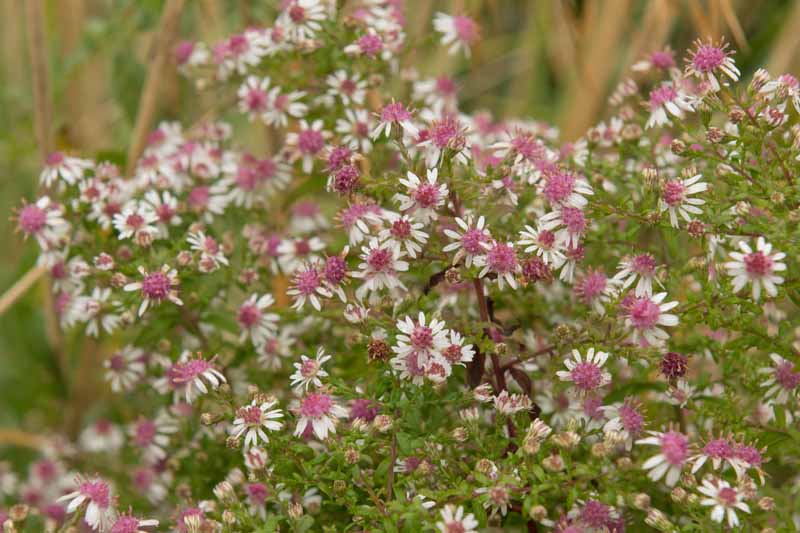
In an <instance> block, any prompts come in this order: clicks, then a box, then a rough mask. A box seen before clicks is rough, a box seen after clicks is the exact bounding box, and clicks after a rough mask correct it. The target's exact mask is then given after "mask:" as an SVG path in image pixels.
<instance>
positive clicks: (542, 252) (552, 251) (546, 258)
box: [517, 225, 567, 269]
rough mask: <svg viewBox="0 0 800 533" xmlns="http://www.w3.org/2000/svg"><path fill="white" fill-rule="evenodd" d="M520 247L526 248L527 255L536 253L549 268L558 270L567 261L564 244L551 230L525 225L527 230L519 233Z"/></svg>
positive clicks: (518, 242)
mask: <svg viewBox="0 0 800 533" xmlns="http://www.w3.org/2000/svg"><path fill="white" fill-rule="evenodd" d="M519 236H520V240H518V241H517V244H518V245H519V246H525V248H524V250H523V251H524V252H525V253H526V254H529V253H535V254H536V255H537V256H538V257H541V258H542V261H543V262H544V264H546V265H547V266H549V267H551V268H553V269H557V268H560V267H561V265H563V264H564V262H565V261H566V260H567V257H566V255H564V251H563V250H564V243H563V242H560V241H558V240H557V239H556V234H555V233H553V232H552V231H550V230H547V229H543V228H542V227H539V228H537V229H534V228H533V227H531V226H528V225H525V229H523V230H522V231H520V232H519Z"/></svg>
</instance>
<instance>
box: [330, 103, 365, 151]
mask: <svg viewBox="0 0 800 533" xmlns="http://www.w3.org/2000/svg"><path fill="white" fill-rule="evenodd" d="M373 127H374V121H373V119H372V117H371V116H370V114H369V112H368V111H367V110H366V109H350V108H348V109H345V110H344V117H342V118H337V119H336V133H338V134H339V135H341V136H342V142H343V143H344V144H345V145H347V146H349V147H350V149H351V150H360V151H361V152H364V153H365V154H368V153H370V152H371V151H372V139H371V138H370V132H371V131H372V128H373Z"/></svg>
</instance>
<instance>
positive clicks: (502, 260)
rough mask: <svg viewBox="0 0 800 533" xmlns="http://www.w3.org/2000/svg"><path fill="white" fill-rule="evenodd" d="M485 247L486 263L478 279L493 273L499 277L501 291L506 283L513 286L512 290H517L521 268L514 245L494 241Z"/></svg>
mask: <svg viewBox="0 0 800 533" xmlns="http://www.w3.org/2000/svg"><path fill="white" fill-rule="evenodd" d="M485 247H486V261H485V264H484V266H483V269H482V270H481V271H480V272H479V273H478V277H480V278H483V277H486V276H487V275H488V274H490V273H491V274H494V275H496V276H497V284H498V285H499V287H500V288H501V289H502V288H503V287H504V286H505V284H506V283H508V284H509V285H511V288H512V289H516V288H517V286H518V285H517V277H516V276H517V274H518V273H519V271H520V269H521V268H520V264H519V260H518V259H517V252H516V250H514V243H511V242H509V243H504V242H500V241H494V242H493V243H491V244H487V245H485Z"/></svg>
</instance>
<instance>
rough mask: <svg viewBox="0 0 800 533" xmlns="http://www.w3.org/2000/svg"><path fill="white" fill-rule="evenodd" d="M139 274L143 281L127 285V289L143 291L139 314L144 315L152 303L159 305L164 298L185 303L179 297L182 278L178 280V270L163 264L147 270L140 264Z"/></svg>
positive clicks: (175, 302) (177, 303)
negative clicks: (159, 268) (158, 268)
mask: <svg viewBox="0 0 800 533" xmlns="http://www.w3.org/2000/svg"><path fill="white" fill-rule="evenodd" d="M139 274H141V276H142V281H137V282H135V283H128V284H127V285H125V290H126V291H129V292H130V291H139V292H140V293H141V296H142V303H141V305H140V306H139V316H142V315H144V312H145V311H147V308H148V307H150V306H151V305H158V304H160V303H161V302H163V301H164V300H169V301H170V302H172V303H174V304H175V305H183V301H182V300H181V299H180V298H178V286H179V285H180V280H178V271H177V270H175V269H174V268H170V267H169V266H168V265H163V266H162V267H161V270H155V271H153V272H147V270H145V268H144V267H143V266H140V267H139Z"/></svg>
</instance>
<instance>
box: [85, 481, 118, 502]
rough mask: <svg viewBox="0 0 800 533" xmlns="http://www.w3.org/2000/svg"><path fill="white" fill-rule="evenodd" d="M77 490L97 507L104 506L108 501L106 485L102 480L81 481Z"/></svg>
mask: <svg viewBox="0 0 800 533" xmlns="http://www.w3.org/2000/svg"><path fill="white" fill-rule="evenodd" d="M78 491H79V492H80V493H81V494H82V495H84V496H86V497H87V498H89V499H90V500H91V501H92V502H94V503H95V504H97V506H98V507H102V508H105V507H108V504H109V503H110V498H109V491H108V485H107V484H106V483H105V482H103V481H85V482H83V483H81V486H80V487H79V488H78Z"/></svg>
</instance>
